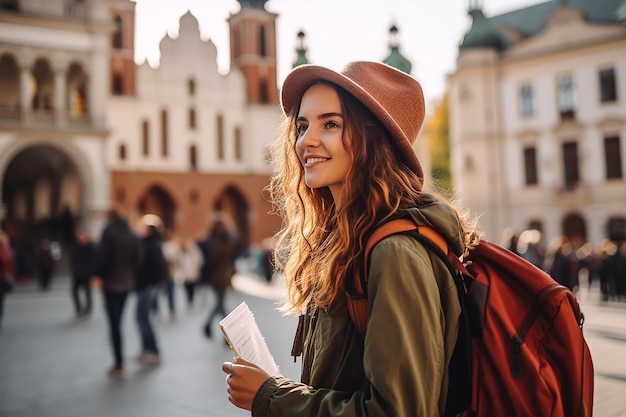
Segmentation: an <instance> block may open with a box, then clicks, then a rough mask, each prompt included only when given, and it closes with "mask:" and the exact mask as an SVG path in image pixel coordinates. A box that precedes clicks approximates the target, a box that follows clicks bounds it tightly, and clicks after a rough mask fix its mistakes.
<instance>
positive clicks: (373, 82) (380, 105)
mask: <svg viewBox="0 0 626 417" xmlns="http://www.w3.org/2000/svg"><path fill="white" fill-rule="evenodd" d="M318 81H326V82H330V83H333V84H336V85H338V86H340V87H342V88H343V89H345V90H346V91H347V92H348V93H350V94H352V95H353V96H354V97H356V98H357V100H359V101H360V102H361V103H363V104H364V105H365V106H366V107H367V108H368V109H369V110H370V111H371V112H372V113H374V115H375V116H376V117H377V118H378V119H379V120H380V121H381V122H382V123H383V125H384V126H385V127H386V128H387V130H388V131H389V133H390V134H391V136H392V138H393V139H394V140H395V144H396V146H397V150H398V151H399V155H400V156H401V157H402V158H403V159H404V160H405V161H406V163H407V164H408V166H409V167H411V168H412V169H413V171H414V172H415V173H416V174H417V175H418V176H419V178H420V180H422V182H423V180H424V171H423V169H422V164H420V161H419V159H418V158H417V155H416V154H415V151H414V150H413V147H412V145H413V143H414V142H415V139H416V138H417V134H418V133H419V130H420V128H421V127H422V123H423V122H424V94H423V93H422V87H421V86H420V84H419V83H418V82H417V80H416V79H415V78H413V77H411V76H410V75H408V74H406V73H404V72H402V71H399V70H397V69H395V68H393V67H391V66H389V65H386V64H382V63H380V62H370V61H355V62H350V63H348V64H347V65H346V66H345V67H343V69H341V70H340V71H338V72H337V71H333V70H331V69H328V68H325V67H321V66H318V65H311V64H306V65H300V66H299V67H296V68H294V69H293V70H292V71H291V72H290V73H289V75H287V78H285V81H284V82H283V87H282V91H281V98H280V99H281V106H282V108H283V112H284V113H285V115H287V114H289V112H290V111H291V110H292V109H294V107H295V106H296V105H297V104H298V103H299V102H300V99H301V98H302V95H303V94H304V92H305V91H306V90H307V89H308V88H309V87H310V86H311V85H312V84H314V83H316V82H318Z"/></svg>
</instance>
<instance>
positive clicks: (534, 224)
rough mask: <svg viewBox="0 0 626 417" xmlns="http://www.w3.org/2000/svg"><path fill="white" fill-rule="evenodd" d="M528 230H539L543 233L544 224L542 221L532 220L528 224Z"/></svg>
mask: <svg viewBox="0 0 626 417" xmlns="http://www.w3.org/2000/svg"><path fill="white" fill-rule="evenodd" d="M528 230H537V231H539V232H541V233H543V223H542V222H541V220H531V221H529V222H528Z"/></svg>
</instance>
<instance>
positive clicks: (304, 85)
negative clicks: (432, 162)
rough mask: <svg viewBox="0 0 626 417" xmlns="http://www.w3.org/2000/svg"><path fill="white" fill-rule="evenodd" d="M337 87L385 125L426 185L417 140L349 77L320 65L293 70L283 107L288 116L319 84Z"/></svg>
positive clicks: (286, 82) (283, 92)
mask: <svg viewBox="0 0 626 417" xmlns="http://www.w3.org/2000/svg"><path fill="white" fill-rule="evenodd" d="M320 81H322V82H324V81H325V82H330V83H333V84H336V85H338V86H340V87H341V88H343V89H344V90H346V91H347V92H348V93H349V94H351V95H353V96H354V97H355V98H356V99H357V100H359V101H360V102H361V103H362V104H363V105H365V107H367V108H368V109H369V110H370V111H371V112H372V113H373V114H374V116H376V117H377V118H378V120H380V121H381V123H382V124H383V125H384V126H385V128H386V129H387V130H388V131H389V133H390V134H391V136H392V137H393V138H394V141H393V145H394V146H395V147H396V148H397V149H398V151H399V153H400V156H401V158H402V159H404V160H405V162H406V163H407V164H408V165H409V167H410V168H411V169H412V170H413V171H414V172H415V173H416V174H417V175H418V176H419V178H420V180H422V181H423V178H424V172H423V169H422V164H421V163H420V161H419V159H418V158H417V155H416V154H415V150H414V149H413V147H412V145H411V143H412V142H413V141H414V140H415V138H407V137H406V135H405V133H404V132H403V131H402V129H401V128H400V126H398V124H397V123H396V122H395V121H394V119H393V117H392V116H391V115H390V114H389V113H388V112H387V111H386V110H385V108H384V107H383V106H382V105H381V104H380V103H379V102H378V101H377V100H376V99H375V98H374V97H372V96H371V95H370V94H369V93H368V92H367V91H365V90H364V89H363V88H362V87H361V86H360V85H359V84H357V83H356V82H354V81H353V80H352V79H350V78H348V77H346V76H345V75H343V74H341V73H339V72H336V71H333V70H331V69H329V68H326V67H322V66H319V65H313V64H305V65H300V66H299V67H296V68H295V69H293V70H292V71H291V72H290V73H289V75H288V76H287V77H286V78H285V80H284V81H283V86H282V90H281V96H280V101H281V102H280V104H281V107H282V110H283V113H284V115H285V116H287V115H288V114H289V112H291V111H292V109H294V108H295V106H296V104H297V103H298V102H299V100H300V99H301V98H302V96H303V95H304V93H305V91H306V90H307V89H308V88H309V87H310V86H311V85H313V84H314V83H316V82H320Z"/></svg>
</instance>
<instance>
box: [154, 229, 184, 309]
mask: <svg viewBox="0 0 626 417" xmlns="http://www.w3.org/2000/svg"><path fill="white" fill-rule="evenodd" d="M162 248H163V255H164V256H165V260H166V261H167V265H168V271H169V273H168V274H167V279H166V280H165V282H163V284H162V285H163V290H164V292H165V295H166V297H167V306H168V309H169V312H170V320H176V281H178V280H180V278H179V277H180V265H179V261H180V256H179V253H180V243H179V239H178V238H177V237H176V236H174V235H173V234H172V233H168V234H167V238H166V239H165V241H164V242H163V243H162ZM155 308H156V310H157V313H158V305H156V304H155Z"/></svg>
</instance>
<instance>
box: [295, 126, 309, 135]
mask: <svg viewBox="0 0 626 417" xmlns="http://www.w3.org/2000/svg"><path fill="white" fill-rule="evenodd" d="M308 127H309V126H307V125H304V124H302V125H296V133H297V134H298V136H302V134H303V133H304V132H306V129H307V128H308Z"/></svg>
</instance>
